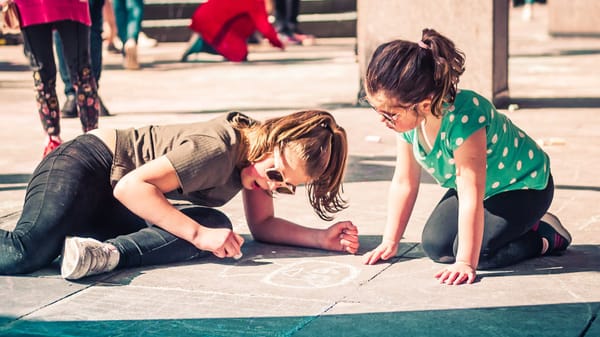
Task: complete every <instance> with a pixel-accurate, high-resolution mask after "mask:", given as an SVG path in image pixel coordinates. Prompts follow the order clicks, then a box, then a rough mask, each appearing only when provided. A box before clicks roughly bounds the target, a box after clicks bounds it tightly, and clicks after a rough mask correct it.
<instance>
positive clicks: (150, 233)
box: [0, 134, 232, 275]
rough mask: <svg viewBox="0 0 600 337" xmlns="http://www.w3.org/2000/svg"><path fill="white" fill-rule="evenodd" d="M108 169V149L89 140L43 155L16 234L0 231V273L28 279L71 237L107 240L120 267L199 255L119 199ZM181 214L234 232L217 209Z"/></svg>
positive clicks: (84, 138) (92, 138)
mask: <svg viewBox="0 0 600 337" xmlns="http://www.w3.org/2000/svg"><path fill="white" fill-rule="evenodd" d="M111 165H112V154H111V152H110V150H109V149H108V148H107V147H106V146H105V145H104V143H103V142H102V141H101V140H100V139H98V138H97V137H95V136H93V135H88V134H84V135H81V136H79V137H77V138H75V139H74V140H72V141H69V142H66V143H64V144H63V145H61V146H60V147H58V148H57V149H56V150H54V151H52V152H51V153H50V154H49V155H48V156H46V157H45V158H44V159H43V160H42V161H41V163H40V164H39V165H38V167H37V168H36V169H35V171H34V172H33V175H32V177H31V180H30V182H29V184H28V186H27V192H26V194H25V203H24V205H23V212H22V214H21V217H20V219H19V220H18V222H17V225H16V227H15V229H14V230H13V231H5V230H1V229H0V275H12V274H23V273H30V272H33V271H36V270H38V269H40V268H42V267H45V266H47V265H49V264H50V263H51V262H52V261H53V260H54V259H56V258H57V257H58V256H59V255H60V253H61V249H62V246H63V243H64V240H65V237H66V236H68V235H73V236H84V237H93V238H96V239H98V240H102V241H104V240H108V239H110V240H109V241H110V242H111V243H112V244H114V245H115V246H116V247H117V248H118V249H119V252H120V253H121V260H120V261H119V267H134V266H144V265H154V264H163V263H171V262H179V261H185V260H189V259H193V258H195V257H198V256H200V255H201V254H202V251H200V250H198V249H197V248H196V247H195V246H193V245H192V244H190V243H189V242H187V241H185V240H182V239H179V238H177V237H175V236H173V235H172V234H170V233H169V232H167V231H165V230H163V229H161V228H159V227H156V226H152V225H149V224H147V223H146V222H145V221H144V220H143V219H142V218H140V217H138V216H137V215H135V214H133V213H132V212H130V211H129V210H128V209H127V208H126V207H125V206H123V205H122V204H121V203H120V202H119V201H118V200H116V199H115V198H114V197H113V193H112V186H111V185H110V179H109V175H110V169H111ZM182 211H183V212H184V213H186V214H188V215H189V216H191V217H192V218H193V219H195V220H196V221H198V222H200V223H202V224H203V225H206V226H209V227H224V228H232V225H231V222H230V221H229V219H228V218H227V216H225V215H224V214H223V213H221V212H220V211H218V210H215V209H211V208H205V207H199V206H192V207H185V208H183V209H182Z"/></svg>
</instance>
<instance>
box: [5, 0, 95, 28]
mask: <svg viewBox="0 0 600 337" xmlns="http://www.w3.org/2000/svg"><path fill="white" fill-rule="evenodd" d="M14 2H15V3H16V4H17V8H18V9H19V14H20V15H21V27H27V26H31V25H38V24H41V23H49V22H55V21H62V20H71V21H77V22H81V23H83V24H84V25H87V26H89V25H91V20H90V7H89V4H88V0H14Z"/></svg>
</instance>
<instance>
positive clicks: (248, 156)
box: [234, 110, 348, 221]
mask: <svg viewBox="0 0 600 337" xmlns="http://www.w3.org/2000/svg"><path fill="white" fill-rule="evenodd" d="M238 124H239V123H238ZM234 127H236V128H238V129H240V130H241V131H242V137H243V138H244V141H245V142H246V151H245V159H244V161H243V163H241V165H242V166H247V165H249V164H250V163H252V162H257V161H260V160H262V159H263V158H264V157H266V156H267V155H268V154H269V153H272V152H273V151H274V150H275V148H276V147H278V150H279V151H280V152H281V153H283V151H284V150H285V149H286V148H288V149H290V150H291V151H293V152H294V153H295V154H297V155H298V157H299V158H300V159H301V160H302V161H303V162H304V165H305V166H304V169H305V170H306V174H307V175H308V176H309V177H310V178H311V181H309V182H308V183H307V184H306V189H307V193H308V198H309V201H310V204H311V206H312V208H313V209H314V210H315V212H316V213H317V215H318V216H319V217H320V218H321V219H323V220H328V221H329V220H332V219H333V217H332V216H331V214H332V213H336V212H339V211H341V210H343V209H344V208H346V207H347V203H346V201H345V200H344V199H343V198H342V197H341V193H342V192H343V189H342V181H343V179H344V173H345V170H346V162H347V157H348V140H347V137H346V131H345V130H344V129H343V128H342V127H341V126H339V125H338V124H337V123H336V121H335V119H334V118H333V116H332V115H331V114H330V113H329V112H327V111H322V110H305V111H299V112H296V113H292V114H290V115H287V116H283V117H277V118H271V119H267V120H266V121H264V122H262V123H254V124H246V125H237V126H236V124H234Z"/></svg>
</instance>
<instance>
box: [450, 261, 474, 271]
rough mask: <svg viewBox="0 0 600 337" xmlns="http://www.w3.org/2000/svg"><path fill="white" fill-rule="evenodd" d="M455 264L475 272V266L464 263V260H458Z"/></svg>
mask: <svg viewBox="0 0 600 337" xmlns="http://www.w3.org/2000/svg"><path fill="white" fill-rule="evenodd" d="M454 264H462V265H464V266H467V267H469V268H471V269H473V270H475V268H474V267H473V265H472V264H471V263H470V262H467V261H464V260H456V261H454Z"/></svg>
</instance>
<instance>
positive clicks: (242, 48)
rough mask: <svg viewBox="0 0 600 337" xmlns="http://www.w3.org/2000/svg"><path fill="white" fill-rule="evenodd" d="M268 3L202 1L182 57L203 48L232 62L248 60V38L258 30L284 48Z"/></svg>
mask: <svg viewBox="0 0 600 337" xmlns="http://www.w3.org/2000/svg"><path fill="white" fill-rule="evenodd" d="M265 6H266V5H265V1H264V0H208V1H207V2H205V3H203V4H201V5H200V6H198V8H197V9H196V11H195V12H194V14H193V15H192V22H191V24H190V29H191V30H192V31H193V33H192V36H191V38H190V42H189V44H188V48H187V49H186V50H185V52H184V53H183V55H182V57H181V61H182V62H185V61H187V60H188V57H189V56H190V55H192V54H195V53H200V52H207V53H211V54H219V55H222V56H223V57H225V58H226V59H227V60H229V61H233V62H243V61H247V60H248V39H249V38H250V37H251V36H252V35H253V34H254V32H255V31H258V32H259V33H260V34H262V35H263V36H264V37H265V38H266V39H267V40H268V41H269V43H270V44H271V45H273V46H274V47H277V48H280V49H282V50H283V49H284V46H283V43H282V42H281V40H280V39H279V37H278V36H277V32H276V31H275V29H274V28H273V26H272V25H271V24H270V23H269V20H268V15H267V9H266V7H265Z"/></svg>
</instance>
